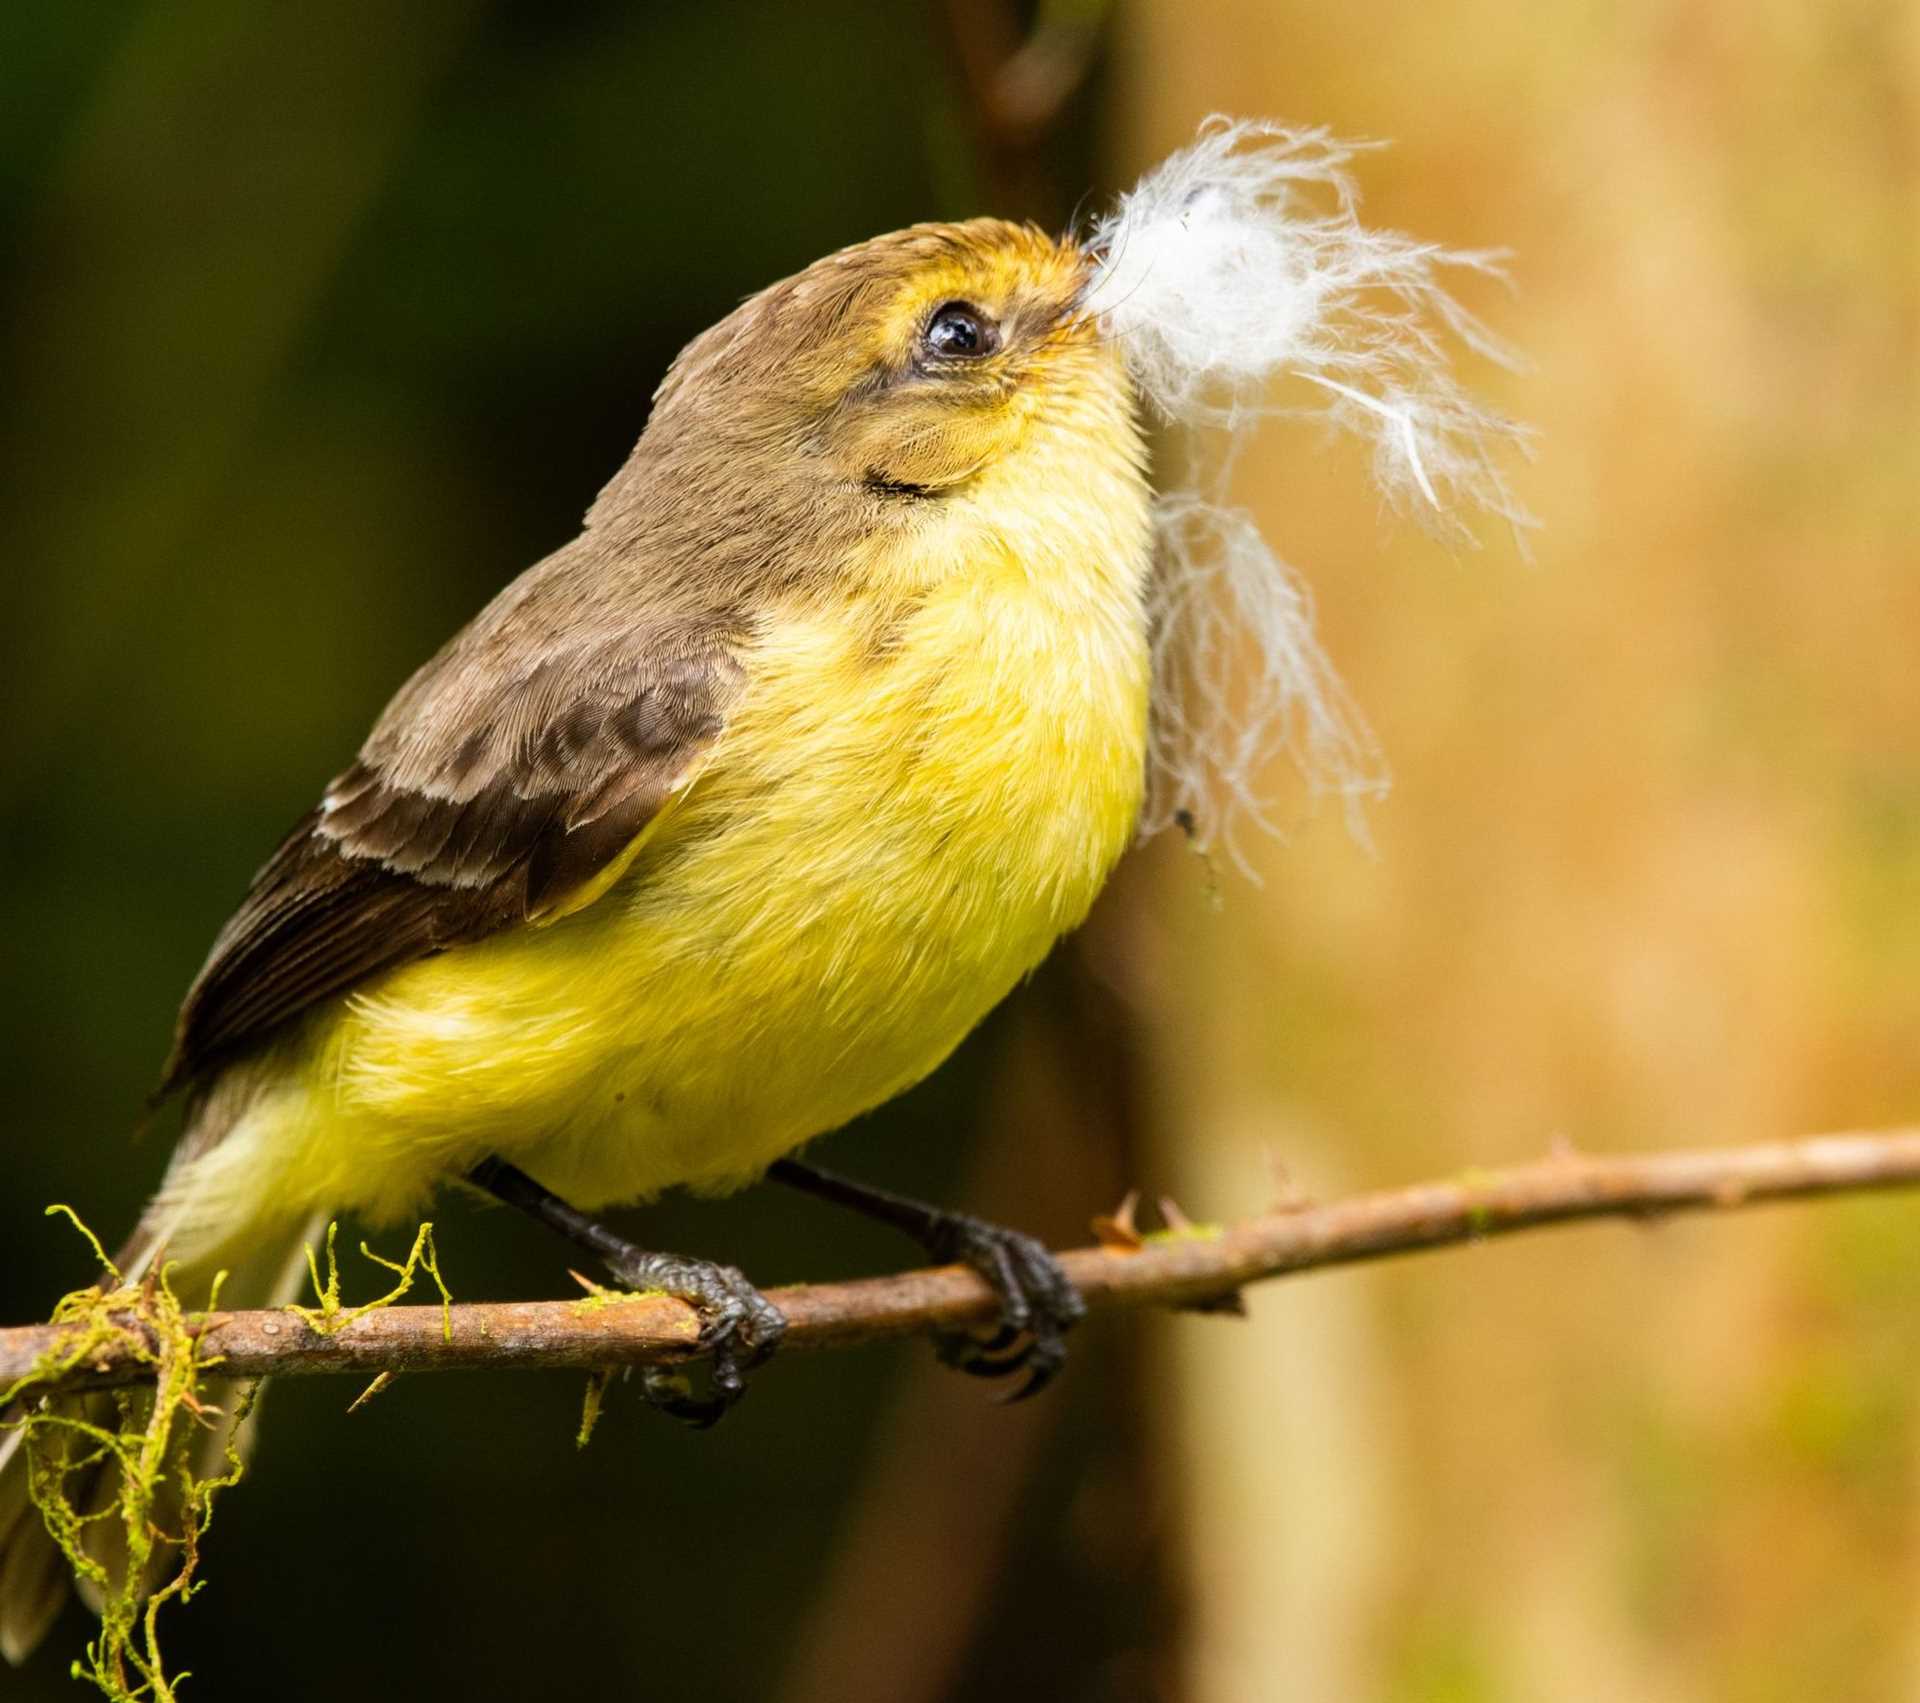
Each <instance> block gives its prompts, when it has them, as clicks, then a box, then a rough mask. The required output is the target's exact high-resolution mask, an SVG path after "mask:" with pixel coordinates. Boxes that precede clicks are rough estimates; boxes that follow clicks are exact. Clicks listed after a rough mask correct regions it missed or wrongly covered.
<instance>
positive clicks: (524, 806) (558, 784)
mask: <svg viewBox="0 0 1920 1703" xmlns="http://www.w3.org/2000/svg"><path fill="white" fill-rule="evenodd" d="M525 601H526V600H525V599H513V600H511V601H510V600H509V599H503V600H502V601H501V603H500V604H496V605H495V607H494V608H493V609H490V610H489V611H488V612H487V614H486V615H484V616H483V617H482V618H481V620H480V621H478V622H476V623H475V624H474V626H473V627H471V628H469V629H468V630H467V632H466V633H464V634H462V635H461V637H460V638H459V639H456V640H455V641H454V643H453V644H452V645H450V646H449V647H448V648H447V650H446V651H444V652H442V653H441V655H440V656H439V657H437V658H435V660H434V661H433V662H431V663H429V664H428V665H427V667H426V668H424V669H422V670H421V672H420V673H419V674H418V675H416V676H415V677H414V679H413V680H412V681H410V682H409V683H408V685H407V687H406V688H405V689H404V690H403V691H402V692H401V694H400V695H399V697H398V698H396V699H395V700H394V703H393V705H392V706H391V707H390V708H389V709H388V711H387V713H386V715H385V716H384V717H382V719H381V721H380V724H379V726H378V727H376V728H375V730H374V733H373V736H372V737H371V738H370V739H369V740H368V741H367V743H366V745H365V746H364V747H363V748H362V750H361V753H360V759H359V761H358V762H356V763H355V764H354V765H353V767H352V768H350V769H348V770H347V771H346V773H345V774H343V775H341V776H340V777H339V778H338V779H337V780H335V781H334V782H333V784H332V785H331V786H330V787H328V789H327V792H326V795H325V797H324V799H323V801H322V802H321V804H320V807H319V808H318V809H316V810H314V811H313V812H312V813H311V814H309V815H308V816H307V817H306V818H305V820H303V821H302V822H301V823H300V824H299V826H298V827H296V828H295V829H294V830H293V832H292V833H291V834H289V835H288V836H287V838H286V840H285V841H284V842H283V843H282V844H281V846H280V849H279V850H278V851H276V852H275V853H274V855H273V857H272V859H271V860H270V861H269V862H268V863H267V865H266V867H265V868H264V869H262V870H261V871H260V873H259V874H258V875H257V876H255V877H254V881H253V886H252V887H251V889H250V890H249V891H248V893H247V897H246V899H245V901H244V902H243V903H242V904H241V906H240V909H239V911H238V912H237V913H236V914H235V915H234V917H233V919H232V920H231V921H230V922H229V923H228V924H227V926H226V927H225V928H224V929H222V930H221V932H220V936H219V938H218V939H217V940H216V941H215V942H214V946H213V951H212V954H211V955H210V956H209V958H208V960H207V963H206V967H205V968H204V969H203V970H202V971H201V972H200V975H199V978H198V980H196V981H195V983H194V985H193V987H192V989H191V990H190V991H189V993H188V994H187V998H186V1003H185V1004H184V1005H183V1006H182V1008H181V1012H180V1019H179V1023H178V1026H177V1028H176V1030H175V1035H174V1045H173V1052H172V1055H171V1057H170V1058H169V1059H168V1061H167V1068H166V1074H165V1079H164V1081H163V1083H162V1085H161V1089H160V1092H161V1093H162V1094H165V1093H168V1092H170V1091H172V1090H173V1089H174V1088H176V1087H179V1086H181V1085H182V1084H184V1083H186V1082H188V1081H191V1080H192V1079H194V1078H195V1077H198V1076H201V1075H202V1074H204V1073H205V1072H206V1071H207V1070H208V1069H209V1068H210V1067H212V1066H215V1065H218V1064H219V1063H221V1062H222V1061H223V1060H224V1059H226V1058H227V1057H228V1056H230V1055H231V1054H232V1053H233V1052H235V1051H236V1050H238V1049H241V1048H245V1047H246V1046H248V1045H250V1044H252V1043H254V1042H256V1041H259V1040H261V1039H263V1038H265V1037H266V1036H267V1035H268V1034H270V1033H271V1032H272V1031H273V1030H275V1029H277V1028H278V1027H280V1026H281V1025H282V1024H284V1023H286V1022H287V1021H288V1019H290V1018H292V1017H295V1016H297V1015H299V1014H300V1013H301V1012H302V1011H304V1010H306V1009H307V1008H308V1007H310V1006H312V1005H314V1004H316V1003H318V1002H319V1001H321V1000H325V999H328V998H331V997H334V996H336V995H338V994H341V993H344V992H346V991H347V990H349V989H350V988H353V987H354V986H356V985H358V984H359V983H361V982H364V981H366V980H367V979H368V978H369V977H371V976H374V975H376V974H378V973H379V972H380V971H382V970H388V969H392V968H394V967H395V966H397V965H400V964H403V963H406V962H408V961H409V960H410V959H414V958H419V957H423V956H425V955H426V954H428V953H432V952H438V951H441V950H443V949H445V948H446V947H449V946H455V945H458V944H460V943H461V942H464V941H472V940H477V939H479V938H481V937H482V936H484V935H488V934H491V933H493V932H494V931H496V930H498V929H502V928H506V927H510V926H512V925H513V924H516V923H524V922H527V921H530V920H538V919H539V918H541V917H542V916H549V915H552V914H554V913H555V912H556V911H564V910H565V909H567V908H569V907H570V905H571V904H577V903H580V902H583V901H584V900H585V899H586V898H590V897H596V896H597V894H595V892H594V883H595V880H596V878H602V879H604V878H605V877H606V876H608V875H609V874H611V873H613V872H615V871H617V869H618V867H619V863H620V859H621V854H622V853H623V852H625V851H626V850H627V848H628V847H630V846H631V845H633V843H634V842H635V840H636V839H637V838H638V836H639V835H640V834H641V832H642V831H643V830H644V829H645V828H646V826H647V824H648V823H649V822H650V821H651V820H652V819H653V818H654V816H655V815H656V814H657V812H658V811H659V810H660V808H661V806H662V805H663V804H664V803H665V802H666V801H667V800H668V799H669V798H670V797H671V796H672V795H673V794H674V793H675V792H676V791H677V790H679V789H680V788H681V787H682V786H683V785H685V784H686V782H687V781H688V780H689V779H690V778H691V776H692V774H693V772H694V771H695V770H696V769H697V768H698V767H699V765H700V763H701V762H702V760H703V759H704V755H705V753H706V751H707V749H708V748H709V747H710V746H711V744H712V742H713V740H714V738H715V736H716V735H717V734H718V733H719V731H720V728H721V726H722V723H723V720H724V717H725V713H726V708H727V705H728V703H729V702H730V700H731V699H732V697H733V695H734V693H735V692H736V690H737V689H738V686H739V683H740V680H741V669H740V666H739V664H738V663H737V662H736V661H735V660H734V654H733V646H734V642H735V640H736V639H737V635H736V634H734V633H731V632H728V631H726V630H725V629H724V628H723V627H722V626H721V625H720V624H718V623H715V622H700V621H688V620H684V619H682V620H676V621H673V622H671V623H666V622H656V623H653V624H651V626H650V627H649V626H645V625H643V626H642V628H641V630H639V631H634V630H632V628H628V629H627V630H626V631H624V632H621V633H619V634H618V635H617V637H615V636H611V635H609V634H608V633H607V632H606V631H605V629H604V626H603V627H602V630H600V631H599V632H596V633H593V634H592V635H591V636H590V638H589V637H586V636H582V637H580V638H573V637H570V636H569V634H568V632H567V631H565V630H564V629H561V630H556V628H555V627H554V626H553V625H552V624H551V623H543V622H541V621H540V620H539V619H538V616H537V612H535V611H529V610H527V609H525V608H521V609H519V610H518V612H517V613H516V609H515V607H514V606H513V605H514V603H520V604H524V603H525ZM549 601H552V600H551V599H550V600H549ZM573 613H574V615H575V616H576V617H579V618H580V619H581V621H582V624H583V625H587V626H594V625H599V624H600V623H601V622H602V621H603V620H604V616H605V613H606V612H605V611H595V612H591V616H589V613H588V612H583V611H580V610H577V609H576V610H574V611H573Z"/></svg>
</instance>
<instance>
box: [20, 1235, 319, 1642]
mask: <svg viewBox="0 0 1920 1703" xmlns="http://www.w3.org/2000/svg"><path fill="white" fill-rule="evenodd" d="M169 1222H170V1221H169ZM317 1225H318V1221H317V1220H316V1221H314V1222H307V1221H298V1222H295V1223H293V1224H290V1225H288V1224H282V1225H279V1226H275V1227H274V1228H272V1229H271V1230H267V1231H264V1232H256V1233H254V1234H253V1235H251V1236H250V1237H249V1238H248V1243H247V1245H245V1246H244V1247H243V1248H241V1249H240V1250H238V1252H239V1258H238V1260H237V1262H236V1263H234V1264H233V1265H232V1266H231V1269H230V1270H229V1273H228V1276H227V1280H226V1282H225V1283H224V1284H223V1285H222V1286H221V1290H220V1301H221V1305H222V1306H224V1307H273V1306H279V1305H282V1304H283V1303H285V1302H287V1301H289V1300H291V1299H292V1298H293V1296H294V1295H295V1294H296V1293H297V1292H298V1289H299V1285H300V1279H301V1276H302V1275H303V1273H304V1272H305V1269H306V1267H305V1258H304V1250H305V1248H306V1247H307V1245H309V1244H310V1243H311V1242H312V1241H313V1240H314V1238H315V1235H316V1231H317ZM167 1228H168V1224H159V1225H156V1224H154V1223H152V1222H151V1215H150V1218H149V1220H148V1221H143V1222H142V1224H141V1226H140V1228H139V1229H137V1230H136V1231H135V1232H134V1234H133V1236H132V1238H131V1239H130V1240H129V1241H128V1243H127V1245H126V1246H125V1247H124V1248H123V1249H122V1250H121V1251H120V1253H119V1255H118V1256H117V1257H116V1259H115V1261H114V1263H115V1264H116V1265H117V1266H118V1267H119V1269H120V1272H121V1274H122V1275H123V1276H124V1277H125V1278H126V1279H127V1281H128V1282H130V1283H132V1282H138V1281H140V1279H142V1278H143V1277H145V1276H146V1275H147V1273H148V1272H149V1271H150V1270H151V1268H152V1266H153V1263H154V1261H155V1260H156V1259H157V1258H160V1257H162V1256H163V1241H164V1236H165V1233H166V1230H167ZM227 1251H232V1250H227ZM220 1263H221V1262H219V1261H215V1260H206V1261H203V1262H196V1263H195V1264H194V1265H192V1266H188V1267H186V1268H183V1269H179V1270H174V1271H170V1272H169V1273H168V1281H169V1283H170V1284H171V1285H172V1286H173V1290H174V1292H175V1293H176V1294H177V1295H179V1296H180V1297H181V1298H182V1300H183V1301H185V1302H186V1303H187V1305H189V1306H195V1305H204V1304H205V1297H206V1294H207V1292H208V1289H209V1287H210V1286H211V1284H212V1281H213V1277H214V1274H215V1271H216V1270H217V1269H218V1268H219V1265H220ZM48 1401H49V1405H51V1406H53V1407H55V1408H57V1409H59V1410H64V1411H66V1412H70V1413H72V1414H74V1415H75V1416H77V1417H84V1418H86V1419H87V1420H89V1421H91V1422H92V1423H94V1424H98V1425H103V1426H108V1427H111V1426H112V1425H113V1424H114V1423H115V1410H114V1402H113V1398H112V1396H111V1395H108V1394H103V1393H94V1394H87V1395H74V1396H55V1397H50V1398H48ZM231 1405H232V1404H229V1408H231ZM257 1412H258V1403H257V1402H256V1403H255V1404H254V1413H256V1414H257ZM252 1433H253V1419H252V1416H251V1415H250V1416H249V1417H248V1418H247V1419H246V1420H245V1421H243V1422H240V1423H239V1424H238V1425H236V1424H235V1422H234V1421H233V1420H231V1419H224V1420H215V1422H214V1423H213V1424H212V1425H210V1426H208V1427H205V1428H204V1429H203V1430H202V1431H201V1432H200V1434H199V1435H197V1436H196V1437H195V1438H194V1440H193V1445H192V1449H191V1462H192V1467H193V1471H194V1475H195V1476H196V1477H197V1478H204V1477H208V1476H212V1475H215V1474H217V1473H219V1472H221V1471H223V1470H224V1469H225V1463H226V1459H227V1451H228V1448H229V1446H231V1447H233V1448H234V1449H235V1450H236V1451H237V1452H239V1453H240V1454H241V1455H242V1457H244V1455H245V1453H246V1452H247V1450H248V1449H249V1448H250V1446H251V1443H252ZM25 1441H26V1439H25V1433H24V1431H23V1430H22V1429H20V1428H15V1429H14V1430H12V1431H10V1432H8V1433H7V1434H6V1435H5V1436H4V1438H0V1655H3V1656H5V1658H6V1659H7V1660H8V1661H9V1662H11V1663H13V1664H15V1665H16V1666H17V1665H18V1664H19V1663H21V1662H23V1661H25V1660H26V1658H27V1657H28V1656H29V1655H31V1654H32V1652H33V1650H34V1648H35V1647H36V1646H37V1645H38V1644H39V1643H40V1641H41V1639H43V1638H44V1637H45V1636H46V1635H47V1632H48V1630H49V1628H50V1627H51V1626H52V1625H53V1622H54V1620H55V1619H56V1617H57V1616H58V1615H59V1613H60V1610H61V1608H62V1606H63V1605H64V1604H65V1602H66V1599H67V1593H68V1591H69V1589H70V1588H71V1586H72V1585H73V1583H74V1581H73V1579H72V1576H71V1573H70V1570H69V1568H68V1565H67V1560H66V1557H65V1556H64V1555H62V1554H61V1552H60V1548H59V1546H58V1545H57V1544H56V1543H55V1542H54V1540H53V1538H52V1536H51V1535H50V1534H49V1533H48V1531H47V1529H46V1526H45V1524H44V1523H43V1522H42V1520H41V1518H40V1512H39V1510H38V1509H37V1508H36V1507H35V1506H34V1505H33V1501H32V1497H31V1495H30V1493H29V1488H28V1477H27V1455H26V1449H25ZM67 1492H68V1495H69V1497H70V1498H71V1499H72V1501H73V1503H74V1505H75V1506H78V1507H83V1508H84V1509H85V1510H86V1511H87V1512H88V1513H99V1512H103V1511H105V1510H107V1509H110V1508H111V1507H112V1506H113V1504H114V1502H115V1500H116V1499H117V1497H118V1494H119V1485H118V1482H117V1478H116V1475H115V1474H114V1473H113V1471H112V1469H111V1467H110V1466H109V1465H107V1464H104V1463H103V1464H102V1465H101V1466H100V1467H99V1468H97V1469H96V1473H95V1477H94V1479H93V1481H92V1482H91V1483H87V1484H74V1483H71V1482H70V1483H69V1484H68V1487H67ZM185 1512H186V1510H185V1507H184V1504H183V1501H182V1498H181V1494H180V1489H179V1486H178V1485H177V1484H173V1483H169V1484H168V1485H166V1486H165V1487H164V1489H163V1491H162V1499H161V1501H160V1504H159V1505H158V1506H157V1507H156V1508H155V1510H154V1524H155V1525H156V1526H157V1527H158V1529H160V1530H162V1531H175V1530H178V1529H179V1522H180V1520H181V1519H182V1518H183V1517H184V1516H185ZM86 1547H87V1553H88V1555H89V1556H90V1557H91V1558H92V1559H94V1560H96V1561H98V1562H100V1563H101V1564H102V1565H103V1566H104V1567H105V1568H106V1570H107V1575H108V1577H109V1578H115V1579H118V1578H120V1577H123V1576H124V1574H125V1570H126V1566H127V1555H126V1533H125V1530H124V1528H123V1527H122V1525H121V1523H120V1522H119V1521H118V1520H117V1519H112V1518H105V1519H98V1520H93V1521H91V1522H90V1523H89V1524H88V1526H87V1539H86ZM175 1560H176V1554H175V1551H174V1549H173V1546H171V1545H167V1544H160V1545H156V1546H155V1550H154V1557H153V1560H152V1562H151V1563H150V1565H149V1569H148V1576H147V1578H146V1579H145V1580H144V1581H143V1582H142V1589H143V1591H149V1590H152V1589H154V1588H155V1587H156V1586H157V1585H158V1584H159V1583H160V1582H161V1580H162V1579H164V1578H165V1577H166V1574H167V1572H168V1571H169V1570H170V1569H171V1567H172V1566H173V1565H174V1562H175ZM81 1592H82V1595H83V1597H85V1598H86V1599H87V1600H88V1605H89V1606H90V1607H92V1608H94V1609H96V1610H97V1609H98V1608H99V1602H98V1600H97V1598H98V1592H97V1590H95V1589H94V1588H92V1587H91V1586H89V1585H87V1584H86V1583H85V1582H83V1583H82V1586H81Z"/></svg>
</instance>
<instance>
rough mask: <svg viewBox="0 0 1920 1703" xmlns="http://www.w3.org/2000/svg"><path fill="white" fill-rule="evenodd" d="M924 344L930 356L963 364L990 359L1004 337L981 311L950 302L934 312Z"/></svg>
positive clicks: (922, 340)
mask: <svg viewBox="0 0 1920 1703" xmlns="http://www.w3.org/2000/svg"><path fill="white" fill-rule="evenodd" d="M920 341H921V342H922V343H923V344H924V345H925V346H926V350H927V353H928V354H929V355H934V356H937V357H938V358H939V359H941V360H943V361H963V360H966V359H968V358H969V357H970V356H974V355H990V354H992V353H993V351H994V350H995V349H996V348H998V347H999V343H1000V335H999V333H998V332H997V331H996V330H995V329H994V324H993V321H992V320H990V319H989V318H987V316H986V315H985V314H984V313H982V312H981V311H980V310H979V309H978V308H977V307H969V306H968V305H967V304H966V303H965V302H948V303H947V304H946V305H945V306H944V307H939V308H935V309H934V313H933V317H932V318H931V319H929V320H928V321H927V329H926V330H925V331H924V332H922V333H921V336H920Z"/></svg>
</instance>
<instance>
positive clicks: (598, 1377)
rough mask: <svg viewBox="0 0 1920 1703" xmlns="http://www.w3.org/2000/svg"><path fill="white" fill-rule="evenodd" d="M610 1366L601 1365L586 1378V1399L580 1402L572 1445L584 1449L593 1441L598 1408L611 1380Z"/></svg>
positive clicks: (597, 1421)
mask: <svg viewBox="0 0 1920 1703" xmlns="http://www.w3.org/2000/svg"><path fill="white" fill-rule="evenodd" d="M613 1371H614V1369H613V1368H612V1367H611V1366H603V1367H601V1369H600V1370H599V1371H597V1372H594V1373H591V1374H589V1375H588V1378H587V1394H586V1399H585V1400H584V1401H583V1402H582V1403H581V1404H580V1429H579V1431H578V1432H577V1433H576V1434H575V1436H574V1439H573V1446H574V1447H575V1448H576V1449H584V1448H585V1447H586V1446H587V1445H588V1444H589V1443H590V1442H592V1441H593V1428H594V1427H595V1426H596V1425H598V1424H599V1423H600V1409H601V1406H602V1404H603V1403H604V1402H605V1401H606V1399H607V1386H608V1385H609V1384H610V1383H612V1382H613Z"/></svg>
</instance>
